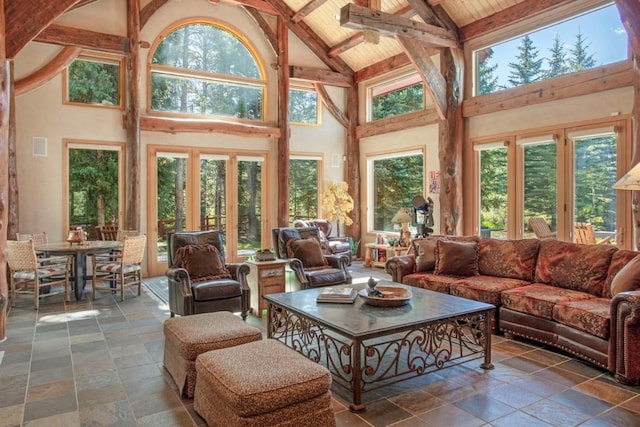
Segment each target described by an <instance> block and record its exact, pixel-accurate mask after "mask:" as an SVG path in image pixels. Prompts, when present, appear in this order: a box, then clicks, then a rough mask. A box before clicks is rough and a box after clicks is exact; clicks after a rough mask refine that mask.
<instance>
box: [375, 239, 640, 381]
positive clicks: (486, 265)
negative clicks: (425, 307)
mask: <svg viewBox="0 0 640 427" xmlns="http://www.w3.org/2000/svg"><path fill="white" fill-rule="evenodd" d="M413 246H414V247H413V251H414V252H413V253H412V254H411V255H405V256H399V257H393V258H390V259H389V260H388V261H387V263H386V269H387V272H389V273H390V274H391V276H392V280H394V281H396V282H400V283H404V284H406V285H411V286H417V287H420V288H424V289H430V290H434V291H438V292H445V293H449V294H452V295H457V296H460V297H464V298H470V299H474V300H478V301H482V302H487V303H491V304H494V305H495V306H496V316H495V319H494V320H495V325H494V326H495V330H499V331H500V332H502V333H504V334H505V336H506V337H513V336H520V337H524V338H527V339H530V340H534V341H538V342H541V343H544V344H549V345H552V346H555V347H557V348H560V349H562V350H564V351H566V352H568V353H571V354H573V355H576V356H578V357H580V358H582V359H584V360H586V361H589V362H591V363H593V364H594V365H597V366H599V367H601V368H604V369H608V370H609V371H610V372H612V373H613V374H614V376H615V379H616V380H617V381H619V382H621V383H625V384H631V385H637V384H639V383H640V357H638V354H640V257H638V255H640V253H639V252H635V251H628V250H619V249H618V248H616V247H615V246H613V245H579V244H575V243H569V242H561V241H556V240H542V241H541V240H537V239H523V240H498V239H490V238H478V237H475V236H473V237H453V236H437V237H428V238H425V239H418V240H416V241H415V242H414V244H413Z"/></svg>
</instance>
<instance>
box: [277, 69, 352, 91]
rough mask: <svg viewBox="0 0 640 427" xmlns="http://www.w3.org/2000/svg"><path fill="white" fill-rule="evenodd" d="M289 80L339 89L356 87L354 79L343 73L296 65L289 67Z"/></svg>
mask: <svg viewBox="0 0 640 427" xmlns="http://www.w3.org/2000/svg"><path fill="white" fill-rule="evenodd" d="M289 78H291V79H296V80H302V81H305V82H311V83H321V84H325V85H329V86H337V87H351V86H353V85H354V80H353V78H350V77H348V76H345V75H344V74H342V73H337V72H335V71H330V70H324V69H322V68H314V67H301V66H296V65H290V66H289Z"/></svg>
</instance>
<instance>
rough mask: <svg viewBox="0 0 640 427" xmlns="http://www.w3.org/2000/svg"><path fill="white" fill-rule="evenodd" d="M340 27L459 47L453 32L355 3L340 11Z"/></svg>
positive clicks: (431, 44)
mask: <svg viewBox="0 0 640 427" xmlns="http://www.w3.org/2000/svg"><path fill="white" fill-rule="evenodd" d="M340 25H341V26H343V27H346V28H352V29H356V30H361V29H364V28H371V29H374V30H378V31H380V33H381V34H382V35H386V36H388V37H394V36H395V35H397V34H399V35H402V36H406V37H412V38H414V39H417V40H420V41H422V42H423V43H425V44H427V45H428V46H431V47H458V42H457V38H458V37H457V34H456V33H454V32H453V31H450V30H447V29H444V28H441V27H436V26H435V25H430V24H425V23H423V22H418V21H413V20H411V19H407V18H403V17H401V16H396V15H392V14H389V13H384V12H380V11H377V10H373V9H368V8H365V7H361V6H357V5H355V4H353V3H348V4H346V5H345V6H344V7H343V8H342V9H341V10H340Z"/></svg>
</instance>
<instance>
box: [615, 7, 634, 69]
mask: <svg viewBox="0 0 640 427" xmlns="http://www.w3.org/2000/svg"><path fill="white" fill-rule="evenodd" d="M616 6H617V7H618V13H619V14H620V20H621V21H622V25H624V28H625V30H626V31H627V37H629V43H630V44H631V48H632V49H633V53H634V54H635V56H636V58H640V1H638V0H616Z"/></svg>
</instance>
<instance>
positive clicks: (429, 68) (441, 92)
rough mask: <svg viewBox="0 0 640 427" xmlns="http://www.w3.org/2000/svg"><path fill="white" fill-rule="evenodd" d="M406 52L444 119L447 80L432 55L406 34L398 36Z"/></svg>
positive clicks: (439, 114) (441, 117) (445, 113)
mask: <svg viewBox="0 0 640 427" xmlns="http://www.w3.org/2000/svg"><path fill="white" fill-rule="evenodd" d="M396 38H397V39H398V41H399V42H400V45H401V46H402V48H403V49H404V51H405V53H406V54H407V56H408V57H409V59H410V60H411V62H412V63H413V65H415V66H416V68H417V69H418V73H419V74H420V77H421V78H422V80H423V82H424V88H425V90H426V91H427V93H428V94H429V95H430V96H431V99H433V103H434V105H435V107H436V111H437V112H438V116H439V117H440V119H442V120H444V119H445V117H446V115H447V98H446V86H447V82H446V81H445V79H444V77H443V76H442V74H441V73H440V70H439V69H438V67H437V66H436V64H435V63H434V62H433V60H431V56H429V55H428V54H427V52H426V51H425V50H424V48H423V47H422V44H421V43H420V42H418V41H417V40H416V39H413V38H411V37H405V36H397V37H396Z"/></svg>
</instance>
